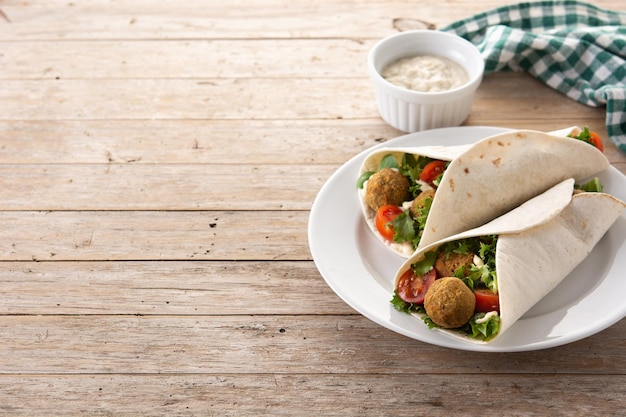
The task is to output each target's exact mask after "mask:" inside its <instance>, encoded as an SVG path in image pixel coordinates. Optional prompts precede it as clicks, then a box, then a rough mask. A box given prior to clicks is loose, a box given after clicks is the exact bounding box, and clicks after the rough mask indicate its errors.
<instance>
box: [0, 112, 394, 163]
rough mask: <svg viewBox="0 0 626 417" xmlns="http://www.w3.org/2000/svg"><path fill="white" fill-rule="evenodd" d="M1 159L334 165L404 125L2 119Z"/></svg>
mask: <svg viewBox="0 0 626 417" xmlns="http://www.w3.org/2000/svg"><path fill="white" fill-rule="evenodd" d="M0 132H2V146H0V164H49V163H54V164H93V163H100V164H117V163H121V164H124V163H132V164H157V163H158V164H161V163H162V164H179V163H180V164H224V165H239V164H241V163H245V164H284V165H292V164H320V163H322V164H336V165H337V166H338V165H340V164H343V163H345V162H346V161H348V160H349V159H350V158H352V157H353V156H355V155H356V154H358V153H359V152H362V151H364V150H366V149H369V148H370V147H372V146H375V145H378V144H380V143H382V142H385V141H387V140H389V139H392V138H395V137H397V136H399V135H402V133H401V132H398V131H397V130H395V129H393V128H392V127H390V126H388V125H386V124H384V122H383V121H382V120H381V119H379V118H374V119H353V120H345V119H341V120H314V121H310V120H306V121H304V120H248V121H245V124H242V122H241V121H239V120H234V121H233V120H208V119H205V120H183V121H181V120H111V121H109V120H106V121H101V120H62V121H59V120H24V121H22V120H11V121H1V120H0Z"/></svg>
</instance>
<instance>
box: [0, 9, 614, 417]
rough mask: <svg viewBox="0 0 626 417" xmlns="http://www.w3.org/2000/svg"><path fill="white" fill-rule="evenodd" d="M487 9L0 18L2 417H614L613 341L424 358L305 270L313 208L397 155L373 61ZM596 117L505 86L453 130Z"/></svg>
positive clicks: (484, 96)
mask: <svg viewBox="0 0 626 417" xmlns="http://www.w3.org/2000/svg"><path fill="white" fill-rule="evenodd" d="M505 3H512V2H510V1H495V0H491V1H484V2H476V1H470V0H455V1H447V2H441V1H439V0H423V1H419V2H408V1H400V0H397V1H391V2H390V1H376V0H370V1H360V2H357V1H349V0H321V1H315V2H313V1H310V0H306V1H304V0H289V1H287V0H240V1H236V2H235V1H232V2H231V1H228V0H227V1H223V2H218V1H200V0H187V1H184V2H183V1H178V0H165V1H163V0H162V1H148V0H128V1H109V0H93V1H91V0H90V1H74V2H72V1H68V0H62V1H61V0H32V1H19V0H3V1H0V10H1V12H2V13H0V79H1V84H0V145H1V146H0V184H1V186H0V224H2V228H0V260H1V263H0V295H1V303H0V337H1V340H2V343H1V344H0V413H1V414H2V415H27V416H34V415H42V416H52V415H62V416H70V415H115V416H123V415H164V416H165V415H167V416H171V415H211V416H241V415H285V416H287V415H341V416H346V415H348V416H381V415H396V416H401V415H403V416H404V415H406V416H408V415H431V416H448V415H453V414H463V415H478V414H481V415H505V414H508V415H516V416H522V415H524V416H528V415H552V416H555V415H568V416H569V415H585V416H592V415H593V416H596V415H597V416H618V415H619V416H622V415H623V413H624V410H625V409H626V343H625V335H626V321H624V320H622V321H620V322H619V323H617V324H615V325H614V326H612V327H610V328H608V329H607V330H605V331H602V332H600V333H598V334H596V335H595V336H593V337H589V338H587V339H584V340H581V341H578V342H575V343H571V344H568V345H565V346H561V347H557V348H552V349H547V350H541V351H535V352H526V353H502V354H493V353H471V354H470V353H467V352H463V351H457V350H452V349H446V348H440V347H437V346H432V345H429V344H425V343H422V342H419V341H415V340H412V339H409V338H406V337H404V336H401V335H398V334H396V333H394V332H391V331H389V330H387V329H385V328H383V327H381V326H379V325H377V324H374V323H373V322H371V321H369V320H368V319H366V318H365V317H363V316H361V315H360V314H358V313H356V312H355V311H354V310H352V309H351V308H350V307H349V306H348V305H346V304H345V303H344V302H343V301H342V300H341V299H340V298H339V297H338V296H337V295H336V294H335V293H334V292H333V291H332V290H331V289H330V288H329V287H328V286H327V285H326V283H325V282H324V280H323V279H322V277H321V275H320V273H319V272H318V270H317V269H316V267H315V264H314V262H313V259H312V257H311V254H310V252H309V247H308V240H307V223H308V218H309V212H310V208H311V204H312V202H313V200H314V199H315V196H316V195H317V193H318V191H319V190H320V187H321V186H322V185H323V184H324V183H325V181H326V180H327V179H328V178H329V176H330V175H331V174H332V173H333V172H334V171H335V170H336V169H337V168H339V167H340V166H341V165H342V164H343V163H345V162H346V161H347V160H349V159H350V158H351V157H352V156H354V155H356V154H358V153H359V152H361V151H363V150H366V149H368V148H369V147H371V146H373V145H376V144H378V143H381V142H384V141H386V140H389V139H392V138H394V137H396V136H398V135H400V134H401V132H398V131H396V130H394V129H393V128H391V127H389V126H387V125H386V124H385V123H384V122H383V121H382V120H381V119H380V117H379V115H378V112H377V109H376V107H375V103H374V98H373V91H372V88H371V86H370V82H369V79H368V77H367V73H366V66H365V62H366V56H367V53H368V51H369V49H370V48H371V47H372V45H373V44H374V43H375V42H376V41H377V40H378V39H380V38H382V37H384V36H386V35H389V34H392V33H395V32H397V31H399V30H406V29H412V28H422V27H427V26H428V25H434V26H435V27H441V26H442V25H444V24H447V23H450V22H452V21H454V20H457V19H460V18H462V17H467V16H470V15H471V14H473V13H476V12H479V11H483V10H485V9H487V8H491V7H495V6H498V5H502V4H505ZM595 3H596V4H597V5H599V6H604V7H612V6H614V5H615V2H614V1H609V0H602V1H596V2H595ZM604 116H605V111H604V109H602V108H590V107H585V106H583V105H581V104H577V103H576V102H574V101H572V100H570V99H568V98H566V97H565V96H563V95H561V94H559V93H557V92H555V91H553V90H551V89H550V88H548V87H546V86H544V85H543V84H541V83H540V82H538V81H536V80H534V79H532V78H531V77H529V76H528V75H525V74H513V73H509V74H497V75H490V76H488V77H486V78H485V80H484V82H483V84H482V85H481V87H480V89H479V90H478V93H477V98H476V102H475V105H474V107H473V110H472V113H471V116H470V117H469V119H468V120H467V121H466V122H465V125H468V126H471V125H490V126H502V127H510V128H534V129H541V130H552V129H558V128H561V127H565V126H570V125H580V124H588V125H589V126H590V127H591V128H592V129H594V130H597V131H599V132H600V133H602V134H603V136H604V137H606V130H605V128H604ZM605 142H606V148H607V149H606V155H607V156H608V158H609V159H610V161H611V162H612V163H613V164H614V166H616V167H617V168H618V169H619V170H620V171H622V172H626V155H625V154H624V153H621V152H620V151H618V150H617V148H616V147H615V146H614V145H613V144H612V143H610V142H609V141H608V140H606V141H605ZM355 215H356V213H355Z"/></svg>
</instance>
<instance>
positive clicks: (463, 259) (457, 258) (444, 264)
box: [435, 251, 474, 277]
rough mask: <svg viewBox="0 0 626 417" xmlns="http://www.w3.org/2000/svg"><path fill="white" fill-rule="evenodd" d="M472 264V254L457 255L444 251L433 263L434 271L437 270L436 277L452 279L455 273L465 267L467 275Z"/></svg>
mask: <svg viewBox="0 0 626 417" xmlns="http://www.w3.org/2000/svg"><path fill="white" fill-rule="evenodd" d="M473 264H474V254H473V253H471V252H468V253H457V252H449V253H446V252H445V251H441V252H439V254H438V255H437V260H436V261H435V269H436V270H437V276H440V277H453V276H455V275H454V274H455V273H456V271H457V270H458V269H459V268H461V267H465V271H466V274H468V273H469V271H470V268H471V267H472V265H473Z"/></svg>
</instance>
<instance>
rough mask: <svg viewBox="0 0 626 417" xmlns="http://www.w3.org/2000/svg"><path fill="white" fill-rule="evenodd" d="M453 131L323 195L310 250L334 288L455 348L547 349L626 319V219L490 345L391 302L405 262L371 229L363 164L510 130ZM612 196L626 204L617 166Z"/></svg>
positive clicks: (363, 309)
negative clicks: (361, 187)
mask: <svg viewBox="0 0 626 417" xmlns="http://www.w3.org/2000/svg"><path fill="white" fill-rule="evenodd" d="M505 130H506V129H502V128H496V127H454V128H445V129H435V130H430V131H424V132H418V133H412V134H408V135H404V136H400V137H398V138H395V139H393V140H390V141H388V142H385V143H383V144H381V145H378V146H376V147H373V148H371V149H368V150H367V151H364V152H362V153H360V154H359V155H357V156H356V157H354V158H352V159H351V160H350V161H348V162H347V163H346V164H344V165H343V166H342V167H341V168H339V169H338V170H337V171H336V172H335V173H334V174H333V175H332V176H331V177H330V178H329V180H328V181H327V182H326V184H325V185H324V186H323V187H322V189H321V190H320V192H319V194H318V196H317V198H316V199H315V202H314V203H313V207H312V209H311V215H310V218H309V229H308V233H309V246H310V249H311V253H312V255H313V259H314V260H315V264H316V265H317V268H318V269H319V271H320V273H321V274H322V276H323V277H324V279H325V280H326V282H327V283H328V285H329V286H330V287H331V288H332V289H333V291H335V293H337V295H339V297H341V298H342V299H343V300H344V301H345V302H346V303H347V304H348V305H350V306H351V307H352V308H354V309H355V310H356V311H358V312H359V313H361V314H362V315H364V316H365V317H367V318H369V319H370V320H372V321H374V322H376V323H378V324H380V325H381V326H384V327H386V328H388V329H390V330H393V331H394V332H397V333H400V334H403V335H405V336H408V337H410V338H413V339H417V340H420V341H423V342H427V343H431V344H434V345H439V346H445V347H450V348H456V349H462V350H471V351H486V352H514V351H528V350H537V349H545V348H549V347H554V346H559V345H563V344H566V343H570V342H573V341H576V340H580V339H582V338H585V337H587V336H590V335H592V334H595V333H597V332H599V331H601V330H603V329H605V328H607V327H609V326H611V325H613V324H614V323H616V322H618V321H620V320H621V319H622V318H624V317H625V316H626V299H625V298H624V294H626V279H623V278H624V276H623V275H624V274H623V271H624V270H625V269H626V245H625V244H624V237H625V236H626V214H622V216H621V217H620V218H618V219H617V221H616V222H615V224H614V225H613V226H612V228H611V229H610V230H609V231H608V232H607V233H606V235H605V236H604V237H603V238H602V240H600V242H599V243H598V244H597V245H596V247H595V248H594V250H593V251H592V252H591V254H590V255H589V256H588V257H587V258H586V259H585V260H584V261H583V262H582V263H581V264H580V265H579V266H578V267H577V268H576V269H575V270H574V271H573V272H572V273H571V274H570V275H569V276H568V277H566V278H565V280H563V282H562V283H561V284H560V285H559V286H557V287H556V288H555V289H554V290H553V291H552V292H551V293H550V294H548V295H547V296H546V297H544V298H543V299H542V300H541V301H540V302H539V303H537V304H536V305H535V306H534V307H533V308H532V309H531V310H529V311H528V312H527V313H526V314H525V315H524V316H523V317H522V318H521V319H520V320H518V322H517V323H515V324H514V325H513V326H512V327H511V328H510V329H508V330H507V331H506V332H505V333H504V334H502V336H500V337H499V338H498V339H497V340H496V341H494V342H492V343H490V344H473V343H470V342H466V341H463V340H459V339H455V338H453V337H451V336H449V335H446V334H444V333H442V332H438V331H435V330H429V329H428V327H427V326H426V325H425V324H424V323H423V322H422V321H421V320H418V319H416V318H414V317H412V316H410V315H408V314H404V313H400V312H398V311H396V310H395V309H394V308H393V306H392V305H391V303H390V300H391V297H392V292H393V285H392V280H393V277H394V275H395V272H396V270H397V269H398V268H399V267H400V265H401V263H402V262H403V260H404V259H403V258H401V257H399V256H398V255H395V254H393V253H391V252H390V251H389V250H388V249H386V248H385V246H384V245H383V243H381V242H380V241H378V240H377V239H376V238H375V237H374V236H373V234H372V233H371V231H370V230H369V229H368V227H367V225H366V224H365V221H364V219H363V216H362V214H361V207H360V205H359V201H358V199H357V190H356V180H357V177H358V175H359V169H360V166H361V163H362V162H363V159H364V158H365V156H366V155H367V154H369V153H370V152H371V151H372V150H374V149H376V148H379V147H382V146H391V147H402V146H423V145H464V144H469V143H473V142H476V141H477V140H479V139H482V138H484V137H486V136H490V135H493V134H496V133H500V132H503V131H505ZM598 176H599V177H600V179H601V181H602V183H603V185H604V187H605V191H606V192H608V193H611V194H613V195H615V196H616V197H618V198H620V199H621V200H624V201H626V177H625V176H624V175H623V174H622V173H621V172H619V171H618V170H617V169H615V168H614V167H612V166H611V167H610V168H609V169H608V170H607V171H604V172H602V173H600V174H599V175H598Z"/></svg>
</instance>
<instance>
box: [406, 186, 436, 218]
mask: <svg viewBox="0 0 626 417" xmlns="http://www.w3.org/2000/svg"><path fill="white" fill-rule="evenodd" d="M427 198H430V199H431V200H432V199H434V198H435V190H434V189H430V190H426V191H422V192H421V193H420V194H419V195H418V196H417V197H415V199H414V200H413V202H412V203H411V208H410V211H411V216H412V217H413V218H415V217H417V216H418V215H419V212H420V211H421V210H422V209H423V208H424V203H425V201H426V199H427Z"/></svg>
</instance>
